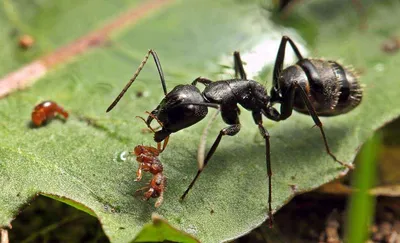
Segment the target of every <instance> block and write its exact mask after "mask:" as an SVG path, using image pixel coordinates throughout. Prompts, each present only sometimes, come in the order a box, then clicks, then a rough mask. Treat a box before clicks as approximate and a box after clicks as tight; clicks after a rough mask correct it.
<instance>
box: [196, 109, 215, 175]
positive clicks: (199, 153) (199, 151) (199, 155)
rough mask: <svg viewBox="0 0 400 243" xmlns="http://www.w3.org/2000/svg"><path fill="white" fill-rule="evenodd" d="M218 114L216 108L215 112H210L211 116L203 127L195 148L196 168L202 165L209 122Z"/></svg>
mask: <svg viewBox="0 0 400 243" xmlns="http://www.w3.org/2000/svg"><path fill="white" fill-rule="evenodd" d="M218 114H219V110H217V111H216V112H214V114H212V116H211V118H210V119H209V120H208V122H207V125H206V126H205V127H204V129H203V132H202V133H201V136H200V142H199V146H198V148H197V164H198V168H203V167H204V154H205V150H206V142H207V134H208V130H210V127H211V124H212V123H213V122H214V120H215V119H216V118H217V116H218Z"/></svg>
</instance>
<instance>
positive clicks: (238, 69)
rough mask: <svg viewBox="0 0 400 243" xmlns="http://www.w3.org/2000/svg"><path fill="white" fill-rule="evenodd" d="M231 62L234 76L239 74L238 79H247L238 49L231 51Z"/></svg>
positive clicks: (236, 76)
mask: <svg viewBox="0 0 400 243" xmlns="http://www.w3.org/2000/svg"><path fill="white" fill-rule="evenodd" d="M233 63H234V68H235V78H238V74H239V76H240V79H243V80H247V75H246V72H245V71H244V68H243V62H242V59H241V58H240V53H239V52H238V51H235V52H234V53H233Z"/></svg>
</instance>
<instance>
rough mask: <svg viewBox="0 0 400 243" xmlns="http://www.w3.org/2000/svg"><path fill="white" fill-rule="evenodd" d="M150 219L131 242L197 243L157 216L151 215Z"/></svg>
mask: <svg viewBox="0 0 400 243" xmlns="http://www.w3.org/2000/svg"><path fill="white" fill-rule="evenodd" d="M151 218H152V221H153V222H152V223H150V224H146V225H144V226H143V229H142V231H140V232H139V234H138V235H137V236H136V237H135V240H134V241H133V242H164V241H166V240H169V241H174V242H188V243H193V242H194V243H196V242H199V241H198V240H196V239H194V238H193V237H191V236H190V235H188V234H184V233H182V232H179V231H178V230H177V229H175V228H173V227H171V225H169V224H168V222H167V221H165V220H164V219H162V218H161V217H160V216H159V215H157V214H153V215H152V217H151Z"/></svg>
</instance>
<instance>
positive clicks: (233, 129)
mask: <svg viewBox="0 0 400 243" xmlns="http://www.w3.org/2000/svg"><path fill="white" fill-rule="evenodd" d="M239 131H240V124H233V125H230V126H229V127H225V128H224V129H222V130H221V131H220V132H219V135H218V137H217V139H215V141H214V144H213V145H212V146H211V149H210V151H208V153H207V156H206V159H205V160H204V166H203V168H199V169H198V171H197V174H196V176H195V177H194V179H193V180H192V182H191V183H190V185H189V187H188V188H187V189H186V191H185V192H184V193H183V195H182V196H181V200H184V199H185V197H186V195H187V194H188V192H189V191H190V189H191V188H192V187H193V185H194V183H195V182H196V180H197V178H198V177H199V176H200V174H201V172H202V171H203V169H204V168H205V167H206V166H207V163H208V161H209V160H210V159H211V157H212V156H213V154H214V152H215V150H216V149H217V147H218V145H219V143H220V142H221V138H222V136H224V135H228V136H233V135H235V134H237V133H238V132H239Z"/></svg>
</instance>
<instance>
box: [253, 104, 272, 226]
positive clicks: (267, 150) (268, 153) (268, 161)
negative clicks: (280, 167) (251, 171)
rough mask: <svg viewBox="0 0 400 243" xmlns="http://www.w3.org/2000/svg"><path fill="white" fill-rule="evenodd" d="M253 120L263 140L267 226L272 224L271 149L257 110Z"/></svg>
mask: <svg viewBox="0 0 400 243" xmlns="http://www.w3.org/2000/svg"><path fill="white" fill-rule="evenodd" d="M253 119H254V122H255V123H256V124H257V125H258V129H259V131H260V134H261V136H263V138H264V140H265V161H266V165H267V175H268V221H269V227H270V228H272V226H273V222H274V219H273V216H272V205H271V204H272V168H271V151H270V143H269V137H270V136H269V133H268V131H267V130H266V129H265V128H264V126H263V125H262V116H261V113H259V112H253Z"/></svg>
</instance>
